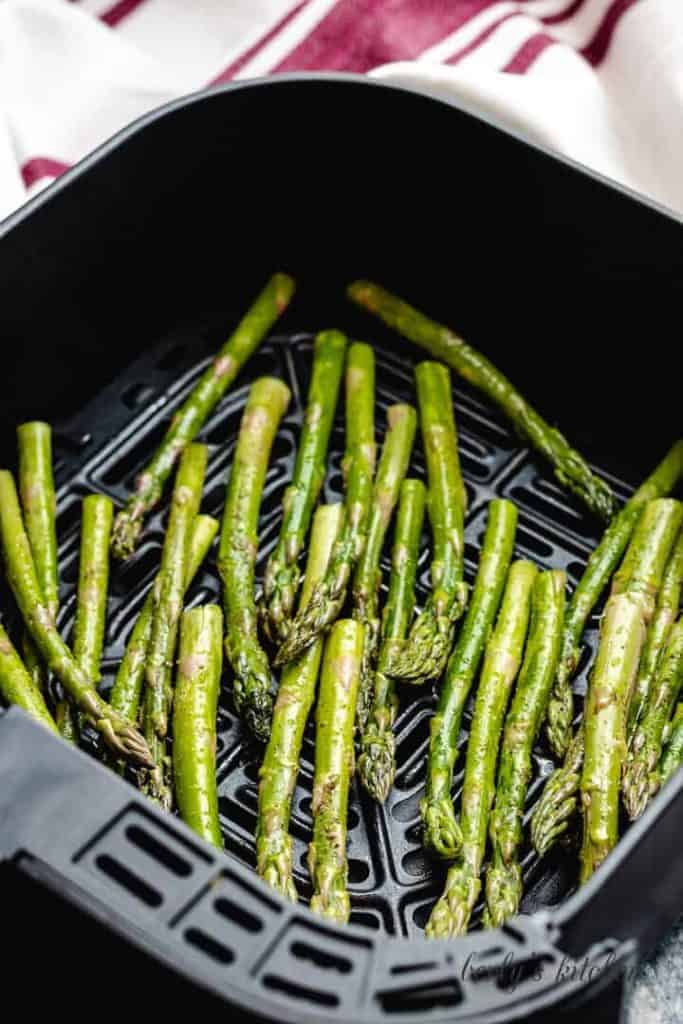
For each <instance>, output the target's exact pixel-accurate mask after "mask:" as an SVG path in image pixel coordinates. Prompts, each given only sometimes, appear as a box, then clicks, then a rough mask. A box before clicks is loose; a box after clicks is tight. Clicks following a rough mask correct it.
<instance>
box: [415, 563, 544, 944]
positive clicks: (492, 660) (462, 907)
mask: <svg viewBox="0 0 683 1024" xmlns="http://www.w3.org/2000/svg"><path fill="white" fill-rule="evenodd" d="M536 575H537V570H536V567H535V566H534V565H532V563H531V562H523V561H518V562H513V564H512V565H511V567H510V572H509V574H508V579H507V583H506V586H505V593H504V594H503V601H502V605H501V609H500V612H499V614H498V620H497V622H496V627H495V630H494V632H493V634H492V636H491V639H490V640H489V642H488V645H487V648H486V655H485V658H484V666H483V668H482V673H481V680H480V682H479V689H478V690H477V699H476V703H475V707H474V717H473V719H472V727H471V729H470V738H469V742H468V745H467V758H466V762H465V781H464V784H463V792H462V810H461V822H460V824H461V829H462V849H461V852H460V857H459V860H458V861H457V862H456V863H455V864H454V865H453V866H452V867H451V868H450V869H449V871H448V875H447V878H446V886H445V889H444V893H443V895H442V896H441V898H440V899H439V900H438V902H437V903H436V905H435V907H434V909H433V910H432V913H431V917H430V918H429V921H428V922H427V928H426V933H427V935H428V936H429V937H430V938H452V937H453V936H456V935H463V934H464V933H465V932H466V931H467V925H468V922H469V919H470V916H471V914H472V910H473V909H474V905H475V903H476V901H477V897H478V895H479V891H480V889H481V881H480V878H479V875H480V873H481V866H482V862H483V860H484V853H485V851H486V833H487V827H488V820H489V814H490V811H491V804H492V803H493V797H494V792H495V775H496V758H497V754H498V745H499V742H500V734H501V732H502V729H503V719H504V717H505V709H506V707H507V703H508V699H509V696H510V691H511V689H512V686H513V684H514V681H515V678H516V676H517V672H518V671H519V666H520V663H521V661H522V652H523V650H524V642H525V639H526V634H527V627H528V624H529V613H530V605H531V591H532V588H533V585H534V581H535V579H536Z"/></svg>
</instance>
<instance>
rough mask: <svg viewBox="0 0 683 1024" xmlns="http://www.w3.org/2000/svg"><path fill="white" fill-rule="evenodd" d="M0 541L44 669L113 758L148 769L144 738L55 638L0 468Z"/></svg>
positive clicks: (12, 492) (9, 480)
mask: <svg viewBox="0 0 683 1024" xmlns="http://www.w3.org/2000/svg"><path fill="white" fill-rule="evenodd" d="M0 540H1V541H2V549H3V553H4V558H5V567H6V573H7V579H8V582H9V584H10V587H11V589H12V592H13V593H14V597H15V599H16V602H17V604H18V606H19V610H20V612H21V614H22V616H23V619H24V624H25V625H26V627H27V628H28V630H29V632H30V633H31V637H32V639H33V641H34V643H35V645H36V647H37V648H38V651H39V652H40V654H41V656H42V658H43V659H44V660H45V662H46V664H47V666H48V668H49V669H50V671H52V672H54V674H55V675H56V677H57V678H58V680H59V681H60V683H61V684H62V685H63V686H64V688H65V690H66V691H67V693H68V694H69V695H70V696H71V698H72V700H73V701H74V703H75V704H76V705H77V706H78V707H79V708H80V710H81V711H83V712H84V714H85V715H86V716H87V717H88V719H89V720H90V721H91V722H92V724H93V725H94V727H95V728H96V729H97V730H98V731H99V732H101V733H102V735H103V736H104V739H105V740H106V741H107V743H108V744H109V745H110V746H111V748H112V749H113V750H114V751H115V752H116V753H117V754H119V756H122V757H126V758H130V759H131V760H133V761H136V762H137V763H139V764H142V765H146V766H149V765H150V764H151V756H150V751H149V748H148V746H147V744H146V742H145V740H144V738H143V737H142V736H141V735H140V733H139V732H138V731H137V729H135V728H134V727H133V726H132V725H131V724H130V722H127V721H126V720H125V719H124V718H123V717H122V716H121V715H119V714H118V712H116V711H114V709H113V708H111V707H110V706H109V705H108V704H107V703H106V701H104V700H103V699H102V698H101V697H100V696H99V694H98V693H97V690H96V689H95V687H94V685H93V681H92V680H91V679H89V678H88V677H87V675H86V674H85V673H84V672H83V670H82V669H81V668H80V666H79V665H78V664H77V662H76V661H75V659H74V657H73V655H72V654H71V651H70V650H69V648H68V647H67V646H66V644H65V643H64V641H63V640H62V638H61V637H60V635H59V632H58V630H57V627H56V626H55V623H54V619H53V617H52V615H51V614H50V610H49V608H48V607H47V605H46V603H45V600H44V598H43V594H42V591H41V588H40V584H39V583H38V577H37V576H36V570H35V567H34V565H33V558H32V555H31V548H30V545H29V541H28V537H27V536H26V531H25V530H24V524H23V522H22V518H21V511H20V509H19V499H18V496H17V491H16V487H15V484H14V478H13V477H12V474H11V473H9V472H8V471H7V470H0Z"/></svg>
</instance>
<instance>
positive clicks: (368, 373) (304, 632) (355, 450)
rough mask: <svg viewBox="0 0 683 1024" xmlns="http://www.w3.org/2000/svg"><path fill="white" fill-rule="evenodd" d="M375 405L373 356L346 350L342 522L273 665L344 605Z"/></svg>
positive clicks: (366, 503)
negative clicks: (323, 569)
mask: <svg viewBox="0 0 683 1024" xmlns="http://www.w3.org/2000/svg"><path fill="white" fill-rule="evenodd" d="M374 406H375V356H374V353H373V351H372V349H371V348H370V346H369V345H364V344H362V343H360V342H355V343H354V344H353V345H351V346H350V347H349V351H348V355H347V363H346V452H345V455H344V462H343V467H342V468H343V471H344V478H345V490H346V495H345V499H344V523H343V526H342V528H341V530H340V532H339V536H338V537H337V540H336V541H335V545H334V549H333V551H332V555H331V557H330V562H329V565H328V567H327V572H326V573H325V577H324V579H322V580H321V581H320V582H319V583H318V585H317V586H316V588H315V590H314V591H313V593H312V594H311V599H310V601H309V602H308V604H307V605H306V607H305V608H301V609H299V611H298V612H297V615H296V617H295V618H294V619H293V621H292V625H291V629H290V632H289V635H288V636H287V639H286V640H285V641H284V643H283V644H281V645H280V649H279V650H278V652H277V655H276V658H275V664H276V665H285V664H286V663H287V662H288V661H292V660H293V659H294V658H298V657H299V655H300V654H301V653H302V651H304V650H305V649H306V648H307V647H309V646H310V645H311V644H312V643H313V641H314V640H315V639H316V637H318V636H319V635H320V634H321V633H325V632H327V630H329V628H330V626H331V625H332V623H333V622H334V621H335V619H336V618H337V616H338V615H339V612H340V611H341V608H342V606H343V604H344V600H345V598H346V589H347V587H348V583H349V579H350V577H351V573H352V572H353V570H354V567H355V566H356V564H357V562H358V559H359V558H360V556H361V555H362V553H363V549H364V547H365V541H366V536H367V529H368V519H369V514H370V505H371V501H372V478H373V474H374V472H375V421H374Z"/></svg>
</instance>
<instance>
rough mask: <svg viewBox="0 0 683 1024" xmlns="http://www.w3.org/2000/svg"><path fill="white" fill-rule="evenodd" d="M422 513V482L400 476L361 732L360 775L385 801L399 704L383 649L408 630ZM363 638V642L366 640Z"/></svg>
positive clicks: (370, 790)
mask: <svg viewBox="0 0 683 1024" xmlns="http://www.w3.org/2000/svg"><path fill="white" fill-rule="evenodd" d="M424 512H425V486H424V484H423V483H422V481H421V480H410V479H409V480H404V481H403V483H402V484H401V497H400V501H399V506H398V514H397V517H396V529H395V532H394V546H393V550H392V554H391V575H390V577H389V593H388V595H387V600H386V604H385V606H384V611H383V613H382V626H381V641H380V649H379V654H378V657H377V670H376V672H375V674H374V682H373V692H372V704H371V707H370V712H369V715H368V720H367V723H366V726H365V729H364V731H363V734H362V736H361V741H360V751H361V752H360V756H359V758H358V775H359V777H360V780H361V782H362V784H363V786H364V787H365V789H366V790H367V791H368V793H369V794H370V796H372V797H374V799H375V800H377V801H378V802H379V803H384V801H385V800H386V798H387V796H388V795H389V790H390V789H391V786H392V783H393V781H394V775H395V773H396V760H395V748H396V744H395V740H394V733H393V725H394V719H395V718H396V710H397V706H398V698H397V696H396V690H395V683H394V680H393V679H392V678H391V676H388V675H387V674H386V672H385V670H384V668H385V659H386V649H387V647H388V645H389V644H391V643H392V642H393V641H394V640H402V639H403V638H404V636H405V635H406V632H407V630H408V626H409V624H410V619H411V617H412V614H413V607H414V604H415V575H416V572H417V559H418V554H419V545H420V537H421V535H422V523H423V520H424ZM366 643H367V641H366Z"/></svg>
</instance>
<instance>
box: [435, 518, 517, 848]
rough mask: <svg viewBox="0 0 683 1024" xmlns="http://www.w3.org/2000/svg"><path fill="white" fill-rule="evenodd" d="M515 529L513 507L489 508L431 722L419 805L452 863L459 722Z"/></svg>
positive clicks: (496, 602) (455, 844) (496, 603)
mask: <svg viewBox="0 0 683 1024" xmlns="http://www.w3.org/2000/svg"><path fill="white" fill-rule="evenodd" d="M516 528H517V509H516V508H515V506H514V505H513V504H512V502H510V501H505V500H500V499H494V500H493V501H492V502H491V503H490V505H489V514H488V523H487V525H486V533H485V535H484V544H483V547H482V549H481V557H480V559H479V568H478V570H477V576H476V579H475V581H474V590H473V591H472V599H471V601H470V605H469V608H468V609H467V617H466V618H465V622H464V624H463V627H462V630H461V631H460V636H459V637H458V642H457V644H456V646H455V650H454V651H453V654H452V656H451V659H450V661H449V663H448V669H447V671H446V677H445V679H444V682H443V686H442V687H441V692H440V694H439V703H438V705H437V709H436V714H435V715H434V717H433V718H432V720H431V723H430V740H429V753H428V754H427V774H426V780H425V796H424V799H423V800H422V801H421V802H420V813H421V815H422V823H423V825H424V843H425V846H426V847H427V848H428V849H431V850H433V851H434V852H435V853H437V854H438V855H439V856H440V857H445V858H447V859H450V860H452V859H453V858H454V857H455V856H456V855H457V853H458V850H459V848H460V843H461V839H462V837H461V835H460V828H459V826H458V823H457V821H456V818H455V812H454V809H453V799H452V797H451V787H452V785H453V769H454V767H455V761H456V758H457V756H458V748H457V742H458V734H459V732H460V723H461V721H462V714H463V711H464V708H465V704H466V702H467V698H468V696H469V693H470V690H471V689H472V683H473V682H474V680H475V678H476V675H477V671H478V669H479V665H480V662H481V658H482V655H483V653H484V647H485V645H486V641H487V640H488V637H489V635H490V632H491V627H492V626H493V620H494V619H495V616H496V612H497V611H498V606H499V605H500V599H501V597H502V594H503V587H504V586H505V578H506V576H507V573H508V569H509V567H510V560H511V558H512V549H513V547H514V543H515V530H516Z"/></svg>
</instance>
